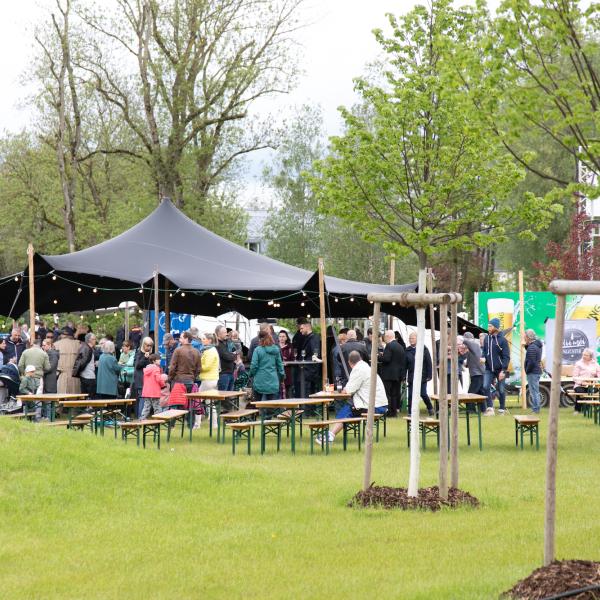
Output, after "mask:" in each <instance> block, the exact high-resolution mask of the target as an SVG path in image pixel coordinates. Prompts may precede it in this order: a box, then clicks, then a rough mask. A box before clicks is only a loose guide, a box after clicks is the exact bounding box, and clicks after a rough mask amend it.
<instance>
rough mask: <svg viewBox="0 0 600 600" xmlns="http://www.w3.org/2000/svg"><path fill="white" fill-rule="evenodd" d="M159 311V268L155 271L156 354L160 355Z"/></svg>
mask: <svg viewBox="0 0 600 600" xmlns="http://www.w3.org/2000/svg"><path fill="white" fill-rule="evenodd" d="M159 309H160V303H159V298H158V266H157V267H156V270H155V271H154V352H156V353H158V329H159V316H160V314H159V312H158V311H159Z"/></svg>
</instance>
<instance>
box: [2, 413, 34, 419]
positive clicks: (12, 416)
mask: <svg viewBox="0 0 600 600" xmlns="http://www.w3.org/2000/svg"><path fill="white" fill-rule="evenodd" d="M0 419H35V412H30V413H24V412H20V413H10V414H9V415H2V416H1V417H0Z"/></svg>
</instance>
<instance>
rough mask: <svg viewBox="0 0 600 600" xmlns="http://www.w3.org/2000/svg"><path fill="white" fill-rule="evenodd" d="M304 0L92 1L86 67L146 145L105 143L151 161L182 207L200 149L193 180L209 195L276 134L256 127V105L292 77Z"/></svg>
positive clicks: (85, 13) (166, 191)
mask: <svg viewBox="0 0 600 600" xmlns="http://www.w3.org/2000/svg"><path fill="white" fill-rule="evenodd" d="M300 3H301V0H275V1H274V2H264V0H225V1H220V2H216V1H214V0H161V1H160V2H159V1H158V0H140V1H138V0H113V1H112V2H107V3H103V4H102V6H100V5H98V4H97V3H93V2H87V3H86V9H85V10H82V11H80V14H81V16H82V19H83V26H84V29H85V32H86V34H87V36H88V38H89V43H88V50H87V52H86V55H85V57H84V58H83V59H82V64H83V67H84V68H85V70H86V71H87V73H88V75H89V76H88V79H89V81H90V82H91V83H92V84H93V86H94V87H95V89H96V91H97V93H98V94H99V96H100V97H101V98H102V100H103V101H104V102H105V103H106V104H107V105H112V106H113V107H115V108H116V109H117V110H118V111H119V114H120V117H121V119H122V120H123V122H124V123H125V124H126V125H127V127H128V128H129V129H130V130H131V132H132V133H133V134H134V136H135V138H136V140H137V146H138V147H137V149H135V150H134V151H132V150H131V149H128V148H109V149H106V150H107V151H115V150H116V151H122V152H129V153H132V154H133V155H134V156H136V157H138V158H139V159H141V160H142V161H144V162H145V163H146V164H147V165H148V167H149V169H150V172H151V173H152V176H153V178H154V180H155V183H156V186H157V190H158V194H159V196H161V197H165V196H168V197H171V198H173V199H174V201H175V202H176V203H177V205H178V206H180V207H182V206H183V205H184V188H185V175H184V173H183V172H182V162H183V161H184V160H185V159H186V156H188V157H190V156H191V157H193V162H194V165H195V173H193V182H194V183H193V187H194V189H195V190H196V193H197V195H198V196H199V197H201V198H204V199H206V197H207V196H208V192H209V189H210V188H211V187H212V186H215V185H217V184H218V183H220V182H221V181H222V179H223V177H224V175H225V174H226V172H227V171H228V169H230V168H231V167H232V166H233V165H234V164H235V162H236V160H237V159H238V158H239V157H240V156H243V155H245V154H247V153H249V152H252V151H254V150H257V149H260V148H264V147H267V146H269V145H270V144H271V143H272V142H271V140H270V133H269V129H267V130H265V129H261V128H257V127H256V123H252V122H251V121H250V120H249V119H248V113H249V110H250V109H251V107H252V105H253V104H254V103H255V102H256V101H257V100H258V99H259V98H262V97H264V96H268V95H272V94H277V93H284V92H287V91H288V90H289V89H290V86H291V85H292V83H293V80H294V75H295V71H296V62H295V58H294V55H293V53H292V47H291V33H292V32H293V31H294V29H295V28H296V27H297V26H298V21H297V13H298V6H299V4H300ZM89 48H91V49H89ZM125 65H126V67H125V68H124V66H125ZM127 66H131V69H128V68H127Z"/></svg>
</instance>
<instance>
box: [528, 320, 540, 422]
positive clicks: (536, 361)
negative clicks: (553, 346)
mask: <svg viewBox="0 0 600 600" xmlns="http://www.w3.org/2000/svg"><path fill="white" fill-rule="evenodd" d="M525 348H526V351H525V374H526V375H527V386H528V387H529V396H530V397H531V410H532V411H533V412H534V413H539V412H540V376H541V375H542V342H541V341H540V340H538V339H537V336H536V335H535V331H533V329H528V330H527V331H526V332H525Z"/></svg>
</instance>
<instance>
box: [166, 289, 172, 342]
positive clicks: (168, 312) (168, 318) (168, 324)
mask: <svg viewBox="0 0 600 600" xmlns="http://www.w3.org/2000/svg"><path fill="white" fill-rule="evenodd" d="M169 293H170V292H169V281H168V280H167V279H166V278H165V333H171V307H170V298H171V297H170V295H169Z"/></svg>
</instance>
